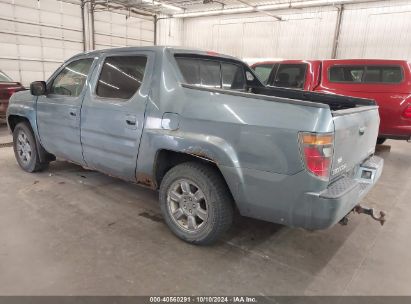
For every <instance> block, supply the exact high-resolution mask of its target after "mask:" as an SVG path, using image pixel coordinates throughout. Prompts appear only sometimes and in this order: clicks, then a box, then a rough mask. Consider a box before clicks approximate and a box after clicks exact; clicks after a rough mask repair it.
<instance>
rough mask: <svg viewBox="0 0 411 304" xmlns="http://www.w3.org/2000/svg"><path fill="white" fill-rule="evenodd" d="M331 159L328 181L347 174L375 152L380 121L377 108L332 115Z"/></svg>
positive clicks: (352, 109) (359, 109)
mask: <svg viewBox="0 0 411 304" xmlns="http://www.w3.org/2000/svg"><path fill="white" fill-rule="evenodd" d="M332 114H333V120H334V130H335V134H334V156H333V162H332V166H331V180H332V179H334V178H335V177H337V176H339V175H341V174H343V173H346V172H349V171H350V170H352V169H353V168H354V167H355V166H357V165H359V164H361V163H362V162H363V161H364V160H365V159H366V158H367V157H369V156H370V155H371V154H373V153H374V151H375V144H376V141H377V136H378V128H379V124H380V117H379V115H378V107H377V106H362V107H358V108H351V109H346V110H340V111H333V112H332Z"/></svg>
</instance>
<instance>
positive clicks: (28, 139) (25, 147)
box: [13, 122, 48, 173]
mask: <svg viewBox="0 0 411 304" xmlns="http://www.w3.org/2000/svg"><path fill="white" fill-rule="evenodd" d="M13 148H14V155H15V157H16V160H17V162H18V164H19V165H20V167H21V168H22V169H23V170H24V171H26V172H30V173H31V172H36V171H41V170H44V169H45V168H46V167H47V165H48V163H41V162H40V159H39V155H38V153H37V147H36V139H35V138H34V135H33V132H32V131H31V128H30V127H29V126H28V124H27V123H25V122H21V123H19V124H18V125H17V126H16V127H15V128H14V131H13Z"/></svg>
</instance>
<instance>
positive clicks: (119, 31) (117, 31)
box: [94, 10, 154, 49]
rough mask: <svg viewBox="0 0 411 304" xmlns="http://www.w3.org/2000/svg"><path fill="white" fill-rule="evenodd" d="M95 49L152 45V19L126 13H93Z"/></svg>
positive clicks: (106, 11) (105, 11) (104, 11)
mask: <svg viewBox="0 0 411 304" xmlns="http://www.w3.org/2000/svg"><path fill="white" fill-rule="evenodd" d="M94 32H95V49H107V48H112V47H122V46H145V45H153V44H154V23H153V18H151V17H143V16H138V15H136V14H128V13H126V12H120V11H119V12H114V11H108V10H103V11H96V12H95V13H94Z"/></svg>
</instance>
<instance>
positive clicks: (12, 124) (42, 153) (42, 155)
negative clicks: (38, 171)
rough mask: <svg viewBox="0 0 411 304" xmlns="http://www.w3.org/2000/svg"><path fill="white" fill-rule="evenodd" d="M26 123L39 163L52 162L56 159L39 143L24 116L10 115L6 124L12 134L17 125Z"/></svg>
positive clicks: (35, 133) (30, 123)
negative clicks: (31, 135) (33, 140)
mask: <svg viewBox="0 0 411 304" xmlns="http://www.w3.org/2000/svg"><path fill="white" fill-rule="evenodd" d="M22 122H24V123H26V124H27V126H28V127H29V128H30V130H31V132H32V133H33V136H34V139H35V140H36V150H37V153H38V155H39V159H40V162H42V163H45V162H49V161H53V160H55V159H56V157H55V156H54V155H52V154H50V153H48V152H47V151H46V150H45V149H44V148H43V146H42V145H41V143H40V140H39V137H38V134H37V132H35V129H34V128H33V125H32V122H31V121H30V120H29V119H28V118H27V117H25V116H21V115H15V114H10V115H9V116H8V117H7V124H8V126H9V129H10V130H11V132H14V129H15V128H16V126H17V125H18V124H19V123H22Z"/></svg>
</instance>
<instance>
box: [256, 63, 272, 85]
mask: <svg viewBox="0 0 411 304" xmlns="http://www.w3.org/2000/svg"><path fill="white" fill-rule="evenodd" d="M273 66H274V65H273V64H261V65H257V66H255V67H254V71H255V73H256V74H257V76H258V78H260V80H261V81H262V82H263V83H264V84H267V82H268V77H270V73H271V70H272V69H273Z"/></svg>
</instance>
